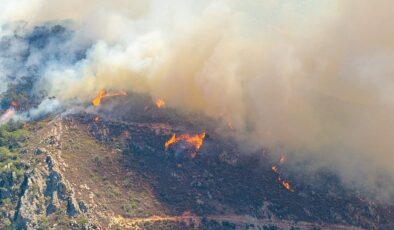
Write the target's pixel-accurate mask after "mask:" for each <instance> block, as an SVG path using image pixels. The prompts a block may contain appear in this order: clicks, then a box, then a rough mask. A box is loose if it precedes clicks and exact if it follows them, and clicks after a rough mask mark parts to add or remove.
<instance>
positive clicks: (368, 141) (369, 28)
mask: <svg viewBox="0 0 394 230" xmlns="http://www.w3.org/2000/svg"><path fill="white" fill-rule="evenodd" d="M0 4H1V5H2V7H1V9H0V24H1V29H0V34H1V36H2V38H3V39H4V38H5V37H11V38H12V39H10V42H11V43H12V44H11V45H10V46H9V47H11V48H8V49H9V50H8V51H7V52H8V53H7V55H3V56H2V57H1V58H0V68H1V71H0V80H1V81H2V82H10V81H11V80H10V79H11V78H10V77H9V76H10V75H13V76H25V75H26V73H21V72H20V71H22V70H23V68H18V66H19V65H20V64H21V63H22V64H23V65H24V66H26V65H29V66H35V67H36V68H35V69H36V71H35V75H36V78H37V79H36V81H35V83H34V91H35V92H40V91H45V92H47V93H48V95H51V96H56V98H57V99H58V100H59V101H60V102H63V103H66V102H67V103H69V101H72V100H75V99H76V98H77V99H78V100H86V101H88V100H90V99H91V98H93V97H94V96H95V95H96V94H97V92H98V91H99V90H100V89H102V88H106V89H122V90H130V91H134V92H140V93H148V94H150V95H151V96H152V97H153V98H156V97H161V98H163V99H164V100H165V101H166V104H167V105H168V106H171V107H175V108H179V109H184V110H188V111H197V112H202V113H205V114H207V115H209V116H212V117H217V118H218V117H221V118H224V120H226V121H231V123H232V125H233V126H234V128H235V130H237V132H236V135H237V137H238V139H239V141H240V142H243V143H246V144H245V145H248V146H252V147H255V148H259V147H262V146H268V147H270V148H272V149H275V150H278V151H285V152H286V153H288V154H292V155H293V156H294V159H296V160H295V161H300V162H301V161H304V160H305V159H307V160H308V161H310V162H313V165H312V166H311V168H316V169H321V168H325V169H330V170H332V171H333V172H335V173H336V174H337V175H339V176H340V178H341V179H342V181H343V182H345V184H348V185H349V186H352V188H356V189H362V190H364V191H367V192H369V193H370V194H372V195H374V196H375V197H377V198H380V199H383V200H390V199H391V198H392V196H394V167H393V163H392V162H394V154H393V153H392V152H391V151H393V149H394V142H393V141H392V140H393V139H394V118H393V116H392V113H393V112H394V90H393V86H394V77H393V73H394V65H393V61H394V41H393V37H394V25H393V24H392V23H391V22H392V21H393V20H394V14H392V12H391V11H392V10H391V9H392V8H393V7H394V2H392V1H388V0H382V1H379V2H372V1H366V0H358V1H355V0H351V1H328V0H327V1H306V0H302V1H287V0H283V1H273V0H272V1H271V0H270V1H252V0H251V1H241V0H229V1H224V0H216V1H205V0H201V1H192V0H186V1H185V0H183V1H180V0H170V1H159V0H151V1H137V0H131V1H130V0H128V1H126V0H115V1H101V0H88V1H84V2H83V3H81V1H77V0H70V1H63V0H51V1H45V0H21V1H13V0H0ZM21 22H24V23H21ZM48 23H49V24H48ZM50 24H52V25H56V24H59V25H62V28H66V30H65V31H63V32H61V33H59V32H57V33H55V34H57V35H56V36H52V35H53V31H52V32H51V33H50V35H46V36H47V37H50V38H48V39H47V40H46V41H45V45H44V46H43V47H44V49H40V48H35V49H34V46H33V45H34V44H33V45H32V43H31V42H27V41H26V39H25V40H24V39H19V38H20V37H27V38H28V37H29V34H32V33H34V32H35V31H36V29H34V28H37V26H44V28H46V27H48V25H50ZM55 32H56V31H55ZM15 34H19V35H18V36H16V35H15ZM44 37H45V36H44ZM32 47H33V48H32ZM27 50H28V51H27ZM20 53H24V54H23V55H22V54H20ZM10 57H11V58H10ZM14 57H18V58H21V60H19V59H15V58H14ZM22 59H23V60H22ZM14 62H15V63H14ZM21 69H22V70H21ZM18 79H19V77H18V78H14V79H12V80H13V81H17V80H18ZM6 85H7V84H4V85H3V84H2V85H1V87H0V91H5V90H6ZM46 103H47V102H46ZM43 106H45V105H43ZM43 106H41V107H43ZM41 107H40V108H41ZM47 110H48V109H46V111H47Z"/></svg>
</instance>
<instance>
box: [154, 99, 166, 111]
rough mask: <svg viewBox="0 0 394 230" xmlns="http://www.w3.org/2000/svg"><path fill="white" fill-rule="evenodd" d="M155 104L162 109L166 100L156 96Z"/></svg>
mask: <svg viewBox="0 0 394 230" xmlns="http://www.w3.org/2000/svg"><path fill="white" fill-rule="evenodd" d="M155 104H156V107H157V108H158V109H163V108H165V107H166V102H165V101H164V100H163V98H157V99H156V101H155Z"/></svg>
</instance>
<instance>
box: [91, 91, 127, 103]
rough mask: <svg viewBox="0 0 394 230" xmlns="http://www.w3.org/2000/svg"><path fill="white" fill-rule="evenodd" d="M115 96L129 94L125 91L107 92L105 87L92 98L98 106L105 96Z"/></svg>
mask: <svg viewBox="0 0 394 230" xmlns="http://www.w3.org/2000/svg"><path fill="white" fill-rule="evenodd" d="M115 96H127V93H126V92H125V91H119V92H114V93H107V91H106V90H105V89H101V90H100V91H99V92H98V94H97V96H96V97H95V98H94V99H93V100H92V105H93V106H95V107H97V106H99V105H100V104H101V101H102V100H103V98H106V97H115Z"/></svg>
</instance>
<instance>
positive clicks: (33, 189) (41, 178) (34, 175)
mask: <svg viewBox="0 0 394 230" xmlns="http://www.w3.org/2000/svg"><path fill="white" fill-rule="evenodd" d="M84 209H86V207H84ZM58 210H60V211H62V210H65V212H66V214H67V215H68V216H70V217H72V216H77V215H78V214H80V213H81V210H80V208H79V204H78V202H77V201H76V199H75V197H74V192H73V189H72V187H71V186H70V184H69V183H68V181H67V180H65V179H64V177H63V175H62V173H61V172H60V170H58V167H57V165H56V162H55V161H54V159H53V157H51V155H47V156H46V158H45V164H43V165H40V166H38V167H36V168H35V169H34V170H33V171H32V172H30V173H28V174H26V176H25V182H24V183H23V184H22V186H21V197H20V201H19V204H18V206H17V212H16V214H15V221H16V223H17V225H18V226H22V227H23V228H27V229H34V228H37V226H39V221H40V218H43V217H46V216H48V215H51V214H52V213H54V212H56V211H58Z"/></svg>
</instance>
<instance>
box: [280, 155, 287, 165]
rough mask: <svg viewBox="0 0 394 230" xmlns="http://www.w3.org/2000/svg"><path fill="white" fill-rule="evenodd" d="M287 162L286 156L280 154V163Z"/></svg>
mask: <svg viewBox="0 0 394 230" xmlns="http://www.w3.org/2000/svg"><path fill="white" fill-rule="evenodd" d="M285 162H286V156H285V155H283V154H282V156H280V159H279V163H280V164H281V165H283V164H284V163H285Z"/></svg>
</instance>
